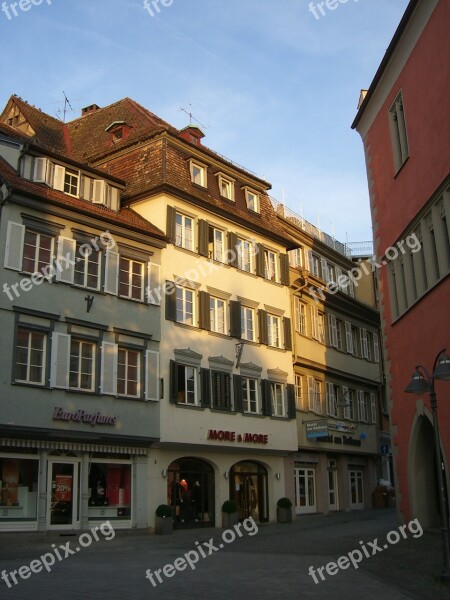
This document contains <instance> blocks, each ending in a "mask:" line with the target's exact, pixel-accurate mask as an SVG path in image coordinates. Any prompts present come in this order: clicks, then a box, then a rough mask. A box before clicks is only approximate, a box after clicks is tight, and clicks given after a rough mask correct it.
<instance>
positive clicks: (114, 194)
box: [109, 186, 120, 211]
mask: <svg viewBox="0 0 450 600" xmlns="http://www.w3.org/2000/svg"><path fill="white" fill-rule="evenodd" d="M109 189H110V197H111V203H110V208H111V209H112V210H115V211H117V210H119V208H120V190H119V189H118V188H116V187H113V186H109Z"/></svg>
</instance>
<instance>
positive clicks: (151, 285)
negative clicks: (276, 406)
mask: <svg viewBox="0 0 450 600" xmlns="http://www.w3.org/2000/svg"><path fill="white" fill-rule="evenodd" d="M161 295H162V290H161V265H156V264H154V263H148V289H147V302H148V303H149V304H155V305H157V306H159V305H160V304H161Z"/></svg>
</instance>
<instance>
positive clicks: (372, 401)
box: [369, 394, 377, 423]
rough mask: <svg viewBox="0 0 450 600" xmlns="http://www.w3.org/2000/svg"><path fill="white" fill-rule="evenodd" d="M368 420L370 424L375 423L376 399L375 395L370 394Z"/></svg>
mask: <svg viewBox="0 0 450 600" xmlns="http://www.w3.org/2000/svg"><path fill="white" fill-rule="evenodd" d="M369 399H370V419H371V422H372V423H376V422H377V397H376V395H375V394H370V396H369Z"/></svg>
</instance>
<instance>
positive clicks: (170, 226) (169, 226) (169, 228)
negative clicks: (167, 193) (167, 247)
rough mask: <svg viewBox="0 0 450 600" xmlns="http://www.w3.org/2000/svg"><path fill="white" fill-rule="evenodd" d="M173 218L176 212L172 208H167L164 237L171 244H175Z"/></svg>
mask: <svg viewBox="0 0 450 600" xmlns="http://www.w3.org/2000/svg"><path fill="white" fill-rule="evenodd" d="M175 217H176V210H175V209H174V207H173V206H168V207H167V222H166V235H167V237H168V238H169V242H170V243H171V244H175V240H176V229H175Z"/></svg>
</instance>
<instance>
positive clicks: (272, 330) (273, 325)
mask: <svg viewBox="0 0 450 600" xmlns="http://www.w3.org/2000/svg"><path fill="white" fill-rule="evenodd" d="M267 340H268V342H267V343H268V345H269V346H274V347H275V348H281V318H280V317H277V316H276V315H267Z"/></svg>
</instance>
